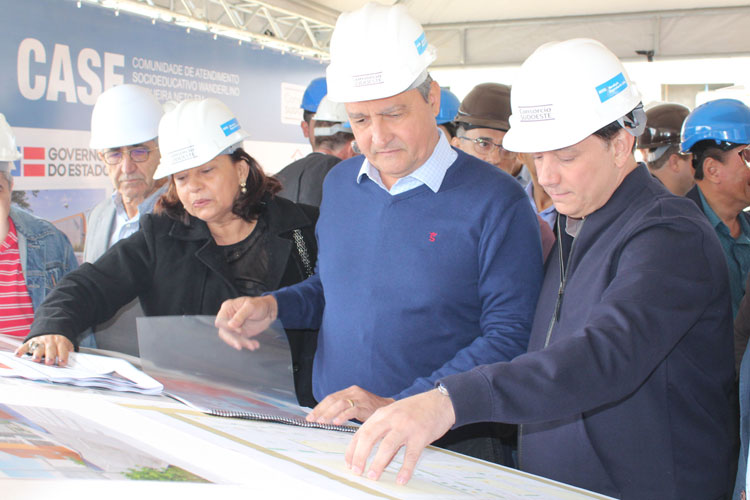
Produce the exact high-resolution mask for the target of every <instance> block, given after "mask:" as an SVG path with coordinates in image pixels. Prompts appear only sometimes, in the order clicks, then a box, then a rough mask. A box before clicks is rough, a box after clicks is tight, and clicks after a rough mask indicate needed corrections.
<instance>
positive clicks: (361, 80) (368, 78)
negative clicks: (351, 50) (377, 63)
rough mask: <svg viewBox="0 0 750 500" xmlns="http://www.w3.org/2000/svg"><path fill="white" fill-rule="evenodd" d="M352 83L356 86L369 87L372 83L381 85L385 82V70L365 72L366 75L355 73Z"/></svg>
mask: <svg viewBox="0 0 750 500" xmlns="http://www.w3.org/2000/svg"><path fill="white" fill-rule="evenodd" d="M352 80H353V82H352V84H353V85H354V86H355V87H367V86H370V85H380V84H381V83H383V72H382V71H379V72H377V73H365V74H364V75H354V76H353V77H352Z"/></svg>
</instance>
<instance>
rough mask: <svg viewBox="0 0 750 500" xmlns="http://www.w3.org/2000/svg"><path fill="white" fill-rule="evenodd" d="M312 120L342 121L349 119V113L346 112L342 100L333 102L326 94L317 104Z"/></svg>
mask: <svg viewBox="0 0 750 500" xmlns="http://www.w3.org/2000/svg"><path fill="white" fill-rule="evenodd" d="M313 119H314V120H319V121H321V122H336V123H344V122H348V121H349V115H347V114H346V106H345V105H344V103H343V102H335V101H332V100H330V99H329V98H328V96H327V95H326V96H325V97H323V99H321V101H320V104H318V111H316V112H315V115H314V116H313Z"/></svg>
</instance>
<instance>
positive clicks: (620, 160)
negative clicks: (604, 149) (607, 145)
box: [611, 129, 635, 168]
mask: <svg viewBox="0 0 750 500" xmlns="http://www.w3.org/2000/svg"><path fill="white" fill-rule="evenodd" d="M634 142H635V137H633V136H632V135H631V134H630V133H628V131H627V130H625V129H621V130H620V131H619V132H618V133H617V134H616V135H615V136H614V137H613V138H612V141H611V144H612V147H613V148H614V155H615V165H617V166H618V167H619V168H622V167H624V166H625V165H626V164H627V161H628V159H629V158H630V156H632V154H633V143H634Z"/></svg>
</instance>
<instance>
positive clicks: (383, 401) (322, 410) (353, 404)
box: [306, 385, 394, 425]
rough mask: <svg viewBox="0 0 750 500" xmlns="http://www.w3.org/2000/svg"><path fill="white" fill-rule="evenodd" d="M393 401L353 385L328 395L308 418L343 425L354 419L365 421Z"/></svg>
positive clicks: (312, 420) (310, 420)
mask: <svg viewBox="0 0 750 500" xmlns="http://www.w3.org/2000/svg"><path fill="white" fill-rule="evenodd" d="M393 401H394V399H393V398H381V397H380V396H377V395H375V394H373V393H371V392H367V391H366V390H364V389H362V388H361V387H358V386H356V385H353V386H351V387H348V388H346V389H344V390H343V391H338V392H334V393H333V394H329V395H328V396H326V398H325V399H324V400H323V401H321V402H320V403H318V405H317V406H316V407H315V408H313V410H312V411H311V412H310V413H308V414H307V417H306V418H307V420H308V421H309V422H318V423H320V424H334V425H343V424H345V423H346V422H347V421H348V420H352V419H357V420H359V421H360V422H364V421H365V420H367V419H368V418H370V415H372V414H373V412H374V411H375V410H377V409H378V408H380V407H382V406H386V405H389V404H391V403H393Z"/></svg>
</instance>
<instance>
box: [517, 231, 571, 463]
mask: <svg viewBox="0 0 750 500" xmlns="http://www.w3.org/2000/svg"><path fill="white" fill-rule="evenodd" d="M585 221H586V220H585V219H583V220H581V222H580V225H579V226H578V234H581V229H583V223H584V222H585ZM560 235H562V232H561V231H560V217H559V216H558V217H557V237H558V243H557V249H558V252H559V253H558V256H559V258H560V287H559V288H558V289H557V301H556V302H555V311H554V313H553V314H552V319H550V321H549V327H548V328H547V337H546V338H545V339H544V348H546V347H547V346H548V345H549V341H550V337H552V329H553V328H554V327H555V324H557V322H558V321H560V308H561V306H562V299H563V294H564V293H565V284H566V283H567V282H568V271H569V270H570V266H568V268H567V269H566V268H565V264H564V262H563V250H562V239H561V238H560ZM577 239H578V235H576V237H575V238H573V243H571V244H570V252H568V262H570V256H571V255H573V248H574V247H575V246H576V240H577ZM522 440H523V424H518V453H517V455H518V457H517V458H518V464H517V465H518V469H519V470H520V469H521V441H522Z"/></svg>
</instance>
